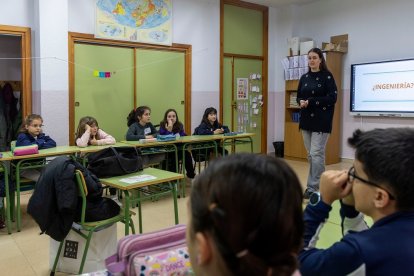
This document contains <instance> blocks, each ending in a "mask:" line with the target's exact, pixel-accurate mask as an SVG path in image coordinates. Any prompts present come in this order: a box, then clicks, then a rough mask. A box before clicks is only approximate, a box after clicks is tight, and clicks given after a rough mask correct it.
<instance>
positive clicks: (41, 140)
mask: <svg viewBox="0 0 414 276" xmlns="http://www.w3.org/2000/svg"><path fill="white" fill-rule="evenodd" d="M42 126H43V119H42V117H41V116H40V115H37V114H31V115H28V116H26V118H25V119H24V122H23V124H22V126H21V128H20V134H19V135H18V136H17V141H16V147H20V146H29V145H34V144H36V145H37V146H38V147H39V149H48V148H54V147H56V142H55V141H54V140H53V139H52V138H50V137H49V136H47V135H46V134H44V133H43V132H42Z"/></svg>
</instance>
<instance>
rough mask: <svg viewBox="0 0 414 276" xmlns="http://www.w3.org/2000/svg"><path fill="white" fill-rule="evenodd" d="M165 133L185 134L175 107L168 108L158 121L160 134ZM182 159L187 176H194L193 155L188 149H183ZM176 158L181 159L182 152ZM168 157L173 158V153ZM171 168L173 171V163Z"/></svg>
mask: <svg viewBox="0 0 414 276" xmlns="http://www.w3.org/2000/svg"><path fill="white" fill-rule="evenodd" d="M167 134H174V135H177V134H178V135H180V136H187V134H186V133H185V131H184V125H183V124H182V123H181V122H180V120H179V119H178V115H177V111H175V109H168V110H167V111H166V112H165V114H164V120H162V121H161V122H160V135H167ZM184 155H185V156H184V160H185V170H186V172H187V177H188V178H194V176H195V173H194V167H193V157H192V156H191V153H190V152H189V151H185V153H184ZM178 158H179V159H180V160H181V159H182V154H180V153H179V154H178ZM169 159H171V160H175V158H174V157H173V155H172V154H171V156H169ZM173 168H174V169H172V170H171V171H175V164H173Z"/></svg>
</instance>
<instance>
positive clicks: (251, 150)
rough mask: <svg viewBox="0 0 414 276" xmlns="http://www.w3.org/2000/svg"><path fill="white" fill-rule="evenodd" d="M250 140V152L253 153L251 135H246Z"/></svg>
mask: <svg viewBox="0 0 414 276" xmlns="http://www.w3.org/2000/svg"><path fill="white" fill-rule="evenodd" d="M247 138H248V139H249V141H250V152H251V153H253V139H252V137H247Z"/></svg>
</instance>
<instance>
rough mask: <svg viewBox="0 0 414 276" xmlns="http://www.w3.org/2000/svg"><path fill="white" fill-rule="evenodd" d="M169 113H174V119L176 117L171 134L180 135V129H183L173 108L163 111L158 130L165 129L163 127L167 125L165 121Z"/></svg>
mask: <svg viewBox="0 0 414 276" xmlns="http://www.w3.org/2000/svg"><path fill="white" fill-rule="evenodd" d="M171 111H173V112H174V113H175V117H176V121H175V123H174V125H173V128H172V133H174V134H175V133H180V131H181V130H182V129H184V126H183V124H182V123H181V122H180V120H179V119H178V114H177V111H176V110H175V109H173V108H170V109H168V110H167V111H165V114H164V119H163V120H162V121H161V122H160V128H165V125H166V124H167V123H168V120H167V116H168V113H170V112H171Z"/></svg>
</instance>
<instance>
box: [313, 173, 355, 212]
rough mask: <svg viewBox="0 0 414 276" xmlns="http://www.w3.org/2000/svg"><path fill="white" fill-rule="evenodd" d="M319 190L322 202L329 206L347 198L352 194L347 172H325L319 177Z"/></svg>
mask: <svg viewBox="0 0 414 276" xmlns="http://www.w3.org/2000/svg"><path fill="white" fill-rule="evenodd" d="M319 190H320V193H321V196H322V200H323V201H324V202H325V203H326V204H329V205H331V204H332V203H333V202H334V201H335V200H337V199H341V198H344V197H347V196H348V195H349V194H350V193H351V192H352V185H351V184H350V183H348V172H347V171H346V170H343V171H334V170H330V171H325V172H324V173H322V175H321V180H320V187H319Z"/></svg>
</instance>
